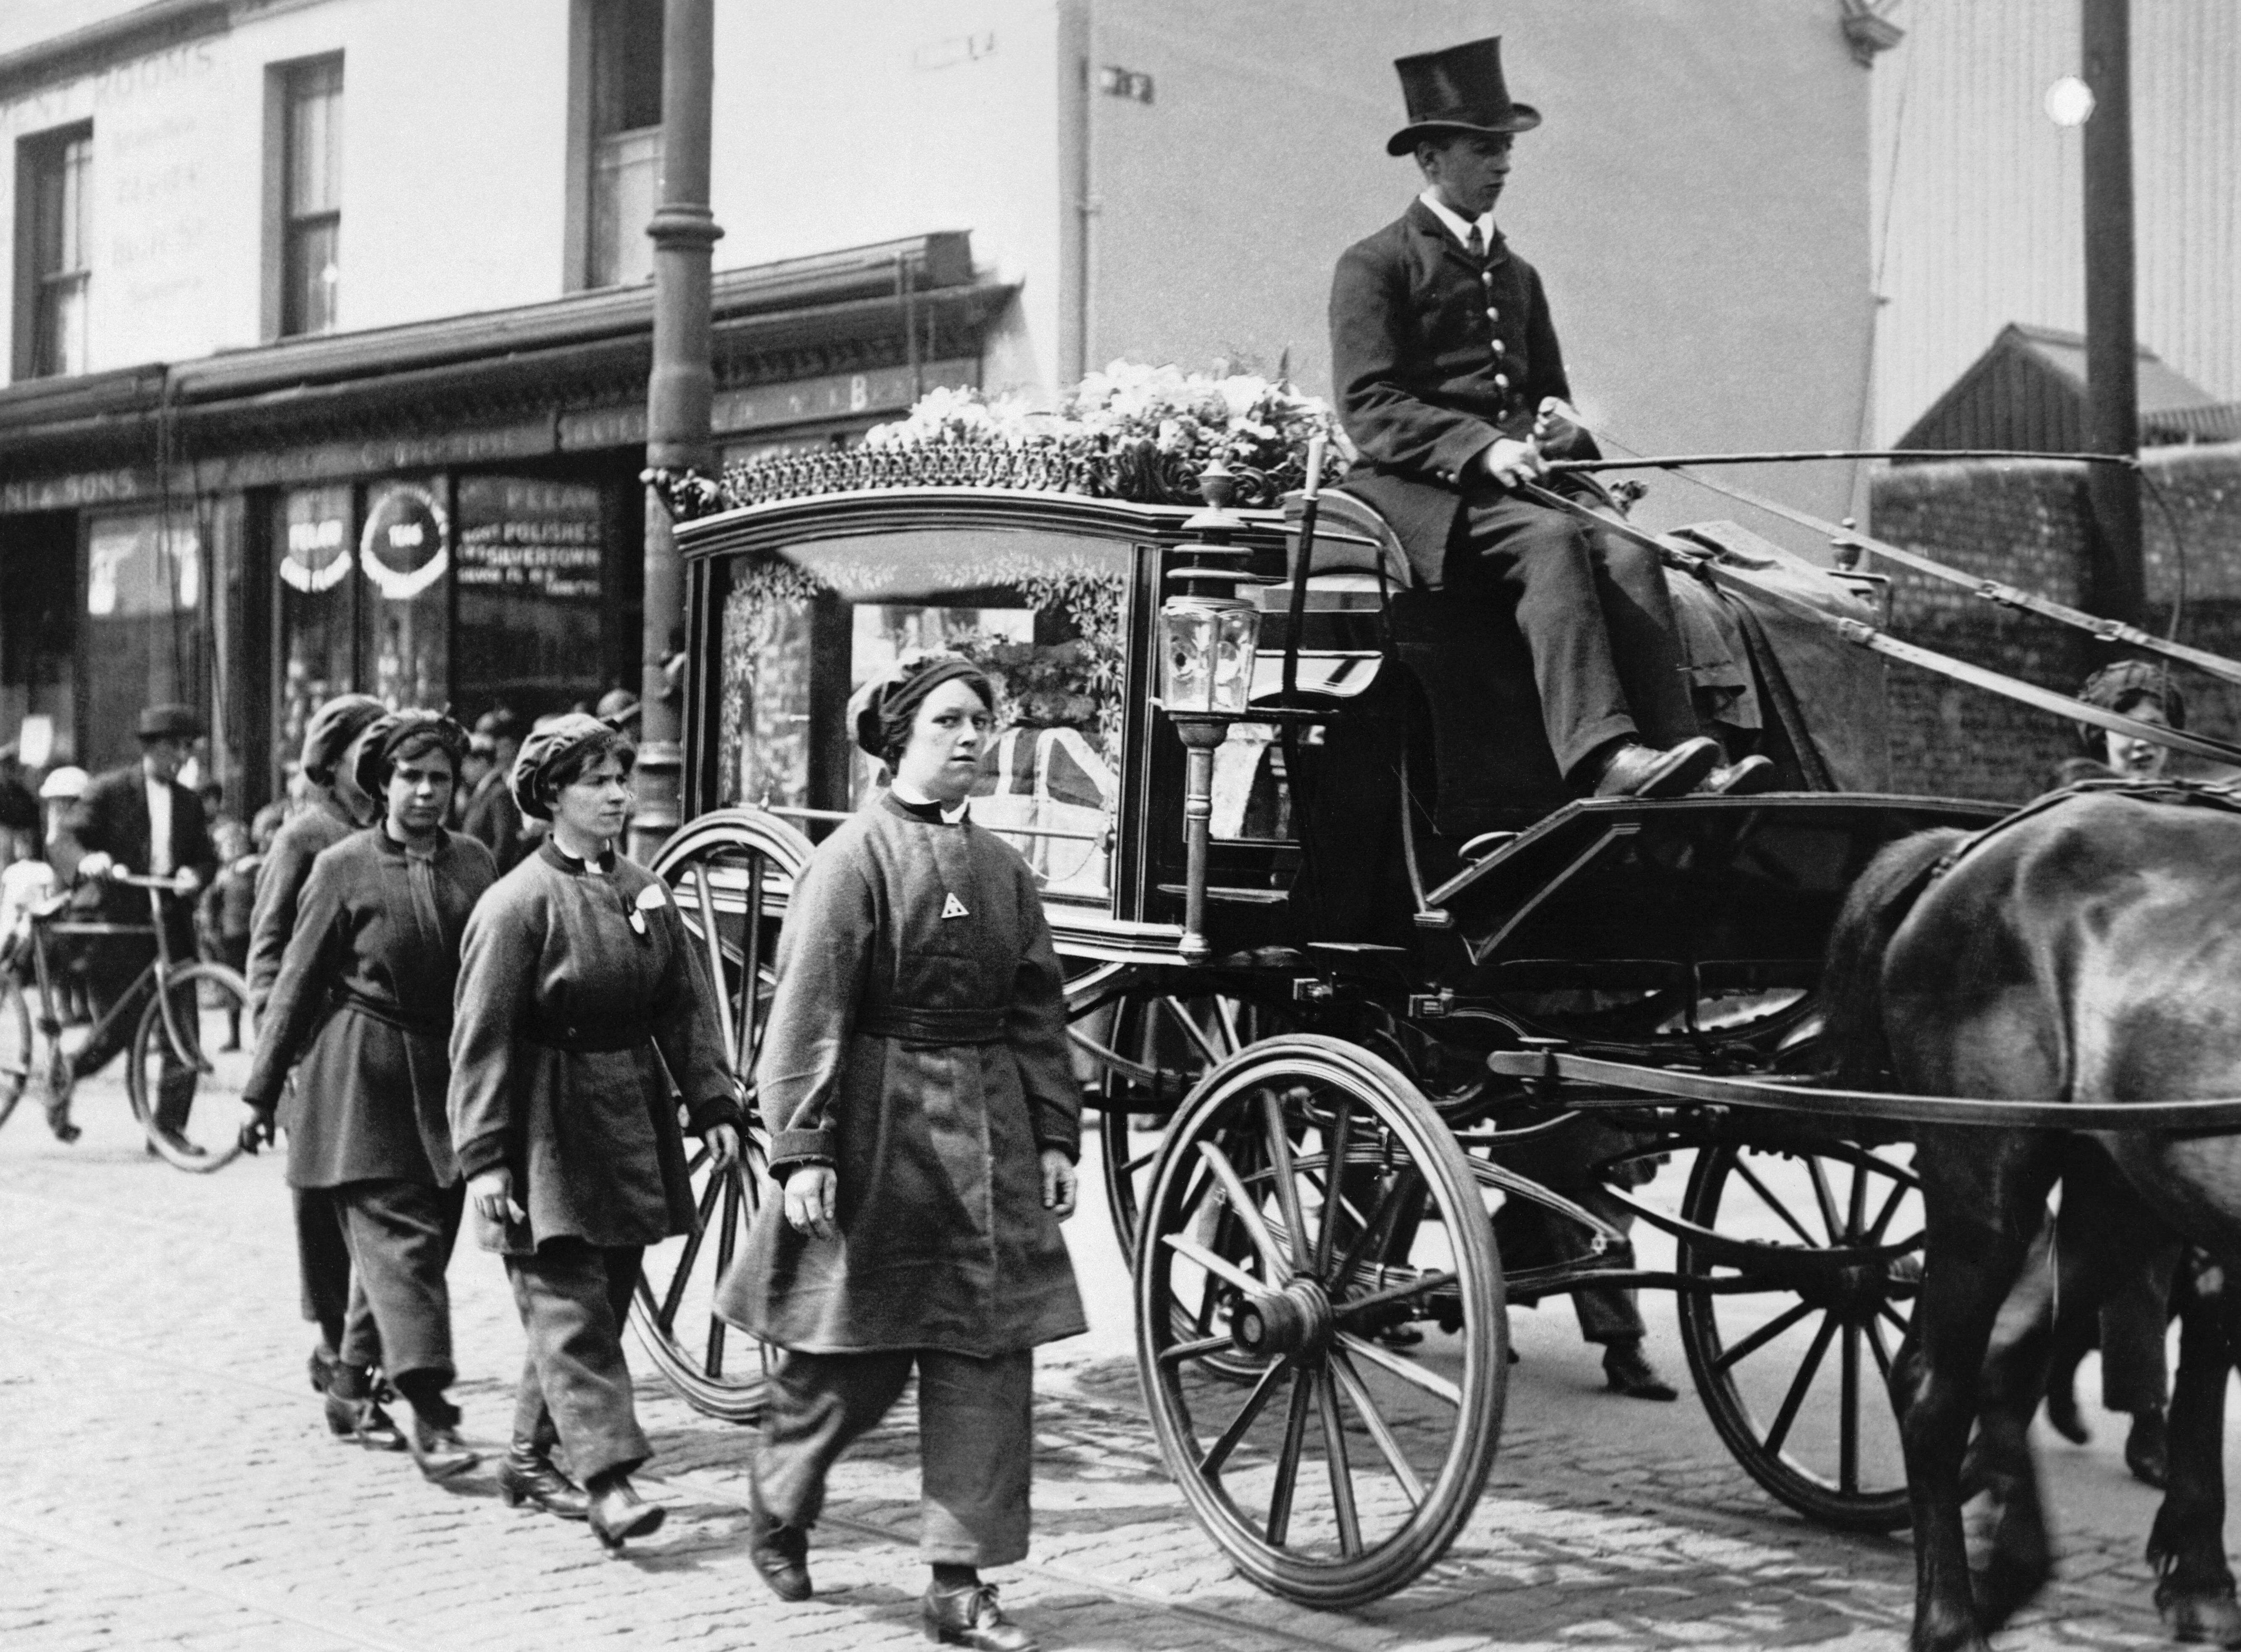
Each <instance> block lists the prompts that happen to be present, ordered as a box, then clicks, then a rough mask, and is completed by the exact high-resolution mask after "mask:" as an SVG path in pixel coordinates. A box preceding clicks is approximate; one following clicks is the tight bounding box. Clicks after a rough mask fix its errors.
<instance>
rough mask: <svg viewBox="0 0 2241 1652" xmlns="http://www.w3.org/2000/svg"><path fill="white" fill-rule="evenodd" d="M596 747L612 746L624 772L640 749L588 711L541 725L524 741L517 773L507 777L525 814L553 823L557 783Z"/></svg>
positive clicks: (557, 718)
mask: <svg viewBox="0 0 2241 1652" xmlns="http://www.w3.org/2000/svg"><path fill="white" fill-rule="evenodd" d="M594 744H605V745H608V746H612V749H613V750H614V751H615V752H616V754H617V755H618V756H619V757H621V758H622V759H623V771H624V772H625V773H628V772H630V767H631V765H632V761H633V760H634V759H636V757H637V755H638V748H637V747H636V746H632V744H631V743H630V740H629V739H628V737H627V736H625V735H623V734H621V733H619V732H618V731H617V730H616V728H615V726H614V725H613V724H612V723H608V722H605V721H602V720H601V719H599V718H596V717H593V716H592V715H591V714H590V713H589V712H568V713H566V714H565V715H564V716H560V717H556V718H553V719H552V720H551V721H549V722H546V723H543V724H540V725H539V726H538V727H537V729H536V730H535V731H534V732H532V734H531V735H530V736H529V738H528V739H525V740H524V741H522V743H521V750H520V752H518V754H517V755H516V756H515V758H514V759H513V772H512V773H511V774H509V775H508V776H506V785H507V786H508V787H509V788H510V789H511V790H512V793H513V800H514V803H515V804H516V806H518V807H519V809H520V810H521V812H522V813H524V814H525V815H527V816H528V817H529V818H530V819H533V820H550V819H552V793H553V790H554V786H553V783H554V781H555V780H556V779H558V778H559V774H560V772H561V771H562V770H563V769H564V768H565V767H566V766H567V765H568V763H569V762H570V760H571V759H573V758H576V757H578V756H579V755H580V754H581V753H582V752H584V751H585V750H586V749H587V748H588V747H590V746H593V745H594Z"/></svg>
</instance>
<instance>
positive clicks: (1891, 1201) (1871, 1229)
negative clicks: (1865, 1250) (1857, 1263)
mask: <svg viewBox="0 0 2241 1652" xmlns="http://www.w3.org/2000/svg"><path fill="white" fill-rule="evenodd" d="M1909 1186H1910V1184H1908V1183H1906V1182H1904V1181H1902V1180H1899V1179H1898V1178H1897V1177H1896V1176H1894V1177H1893V1178H1892V1179H1891V1190H1890V1193H1888V1194H1884V1195H1883V1208H1882V1209H1880V1210H1878V1211H1877V1212H1876V1219H1875V1220H1874V1221H1871V1222H1870V1223H1869V1224H1868V1226H1867V1230H1866V1233H1865V1234H1864V1235H1863V1237H1864V1238H1865V1239H1866V1241H1867V1242H1868V1243H1869V1244H1870V1245H1880V1244H1882V1243H1883V1229H1884V1228H1886V1227H1890V1219H1891V1218H1892V1217H1893V1216H1895V1215H1896V1214H1898V1207H1899V1201H1901V1200H1903V1199H1904V1198H1905V1197H1906V1195H1907V1192H1908V1189H1909Z"/></svg>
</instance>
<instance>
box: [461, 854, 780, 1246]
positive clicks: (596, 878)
mask: <svg viewBox="0 0 2241 1652" xmlns="http://www.w3.org/2000/svg"><path fill="white" fill-rule="evenodd" d="M713 993H714V988H713V987H712V985H711V984H710V982H709V980H708V979H707V967H706V965H705V964H704V963H702V961H701V955H700V953H699V948H698V946H696V945H695V944H694V942H693V941H692V937H691V935H690V934H689V933H688V932H687V931H686V927H685V920H684V919H683V917H682V916H681V915H680V914H679V912H678V910H677V903H676V902H675V901H673V900H671V899H670V896H669V891H668V890H667V888H666V886H664V885H663V884H662V882H661V880H659V879H658V878H656V877H655V876H654V875H653V874H652V873H650V872H648V871H647V870H646V868H645V867H644V866H639V865H638V864H637V863H636V862H634V861H631V860H626V859H623V858H621V857H620V856H618V855H609V856H608V857H606V859H605V860H603V861H584V860H578V859H574V858H573V857H572V856H570V855H569V854H567V853H565V852H564V851H563V850H562V849H561V848H560V846H559V845H558V844H557V843H555V842H554V841H553V840H552V839H551V838H550V837H547V838H546V839H545V842H544V843H543V844H542V845H540V846H539V848H538V849H537V851H536V853H533V854H532V855H531V856H530V857H529V858H528V859H525V860H524V861H523V862H522V863H521V864H520V865H519V866H516V867H515V868H514V869H513V870H512V872H510V873H506V874H505V876H504V877H503V878H501V879H499V880H498V883H497V884H496V886H493V887H492V890H491V892H490V893H489V894H488V895H487V896H485V898H484V900H483V901H482V904H481V905H480V906H477V907H476V908H475V911H474V915H473V916H472V918H471V919H470V920H468V923H467V934H466V944H465V950H464V954H463V957H462V959H461V962H460V967H459V984H458V991H457V993H455V995H454V997H455V1001H456V1005H457V1011H456V1015H455V1020H454V1026H453V1029H452V1099H451V1113H452V1139H453V1140H455V1141H456V1142H457V1143H458V1155H459V1164H460V1167H461V1168H462V1169H463V1170H464V1171H465V1174H468V1175H469V1176H475V1175H478V1174H481V1173H482V1172H484V1171H485V1170H488V1169H492V1168H493V1167H497V1166H498V1165H504V1166H505V1167H506V1168H507V1169H508V1170H509V1171H511V1172H512V1177H513V1197H514V1201H515V1202H516V1203H517V1204H518V1205H519V1206H520V1207H522V1208H523V1210H524V1211H525V1212H526V1213H527V1216H528V1220H527V1221H524V1222H512V1221H509V1222H506V1223H505V1224H503V1225H499V1224H494V1223H492V1222H489V1221H485V1219H484V1218H483V1217H482V1216H481V1215H479V1214H478V1215H477V1216H476V1218H475V1222H476V1229H477V1234H478V1238H479V1241H480V1242H481V1244H482V1247H483V1248H484V1249H485V1250H495V1251H501V1252H504V1253H505V1254H512V1255H528V1254H532V1253H533V1252H534V1251H535V1250H536V1248H537V1247H538V1246H539V1245H540V1244H542V1243H544V1242H545V1241H547V1240H552V1239H562V1238H574V1239H580V1240H582V1241H585V1243H586V1244H589V1245H594V1246H600V1247H619V1246H629V1245H652V1244H658V1243H659V1242H660V1241H662V1240H664V1239H666V1238H668V1237H670V1236H671V1235H672V1234H689V1233H691V1232H692V1231H693V1230H694V1228H695V1227H697V1225H698V1218H697V1215H696V1213H695V1209H694V1206H693V1202H692V1187H691V1184H690V1181H689V1180H688V1178H687V1173H686V1160H685V1145H684V1136H683V1133H682V1131H681V1130H680V1128H679V1125H678V1121H677V1107H676V1103H675V1101H674V1100H673V1099H672V1096H673V1094H677V1093H681V1094H683V1096H684V1099H685V1106H686V1113H687V1114H688V1115H689V1116H690V1119H691V1121H692V1128H693V1129H694V1130H695V1131H698V1132H704V1133H705V1132H706V1131H707V1130H709V1129H710V1128H712V1127H714V1126H716V1125H719V1124H729V1125H734V1126H736V1125H737V1124H738V1123H739V1103H738V1100H736V1097H735V1094H734V1090H735V1087H734V1086H733V1080H732V1074H731V1070H730V1067H729V1064H728V1061H727V1060H726V1055H725V1053H724V1040H723V1035H722V1033H720V1032H719V1030H718V1028H717V1025H716V1012H715V1000H714V996H713ZM665 1063H666V1070H665ZM672 1080H674V1082H673V1085H672Z"/></svg>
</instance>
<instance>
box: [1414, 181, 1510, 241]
mask: <svg viewBox="0 0 2241 1652" xmlns="http://www.w3.org/2000/svg"><path fill="white" fill-rule="evenodd" d="M1416 198H1417V199H1418V200H1420V201H1422V203H1423V204H1425V205H1426V206H1428V207H1430V208H1431V209H1432V214H1433V216H1434V217H1436V218H1438V219H1439V220H1440V222H1441V223H1442V224H1446V225H1447V226H1448V234H1450V235H1452V236H1454V237H1455V244H1456V245H1457V246H1459V247H1461V248H1462V249H1463V251H1466V252H1468V251H1470V232H1471V231H1472V229H1473V228H1474V227H1475V228H1476V229H1477V231H1478V240H1479V246H1480V248H1481V250H1482V251H1483V250H1484V249H1486V248H1488V247H1491V246H1492V245H1493V244H1494V209H1493V208H1492V207H1488V208H1487V210H1486V211H1483V212H1482V213H1480V214H1479V217H1478V223H1477V224H1476V225H1475V226H1474V225H1473V224H1472V223H1471V221H1470V220H1469V219H1468V218H1467V217H1462V216H1461V215H1460V214H1458V213H1457V212H1456V211H1455V209H1454V208H1453V207H1451V206H1449V205H1448V204H1447V203H1446V202H1445V201H1442V199H1441V198H1440V192H1439V191H1437V190H1436V189H1428V190H1426V191H1424V192H1423V193H1422V195H1420V196H1418V197H1416Z"/></svg>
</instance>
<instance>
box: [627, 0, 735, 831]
mask: <svg viewBox="0 0 2241 1652" xmlns="http://www.w3.org/2000/svg"><path fill="white" fill-rule="evenodd" d="M714 36H715V9H714V0H667V3H666V6H665V8H664V16H663V20H662V40H661V204H660V205H659V207H657V208H655V209H654V214H653V221H652V223H651V224H647V225H646V233H647V234H648V235H649V236H651V237H653V373H652V377H651V378H649V379H648V380H647V382H646V465H647V468H649V469H651V470H657V471H687V470H695V471H700V472H712V471H713V470H714V469H715V451H714V446H713V444H712V442H711V441H710V439H709V430H708V418H709V407H710V404H711V403H712V402H713V400H714V399H715V394H716V376H715V373H714V371H712V369H711V367H710V366H709V364H708V271H709V264H710V261H711V258H710V255H711V252H712V249H713V248H714V246H715V244H716V242H717V240H718V239H719V237H721V236H722V235H723V233H724V231H722V230H720V229H719V228H718V227H717V224H716V215H715V213H714V212H712V211H711V210H710V209H709V205H708V148H709V140H708V126H709V118H710V109H711V96H710V91H711V86H712V81H713V79H714V63H713V47H714ZM684 619H685V582H684V577H683V574H682V572H681V571H680V569H679V566H678V561H677V541H676V539H675V538H674V537H672V534H671V532H670V528H669V512H667V511H666V510H665V509H664V508H663V507H662V504H661V500H660V498H659V496H658V495H657V494H656V493H655V492H654V491H653V490H652V488H648V489H646V620H645V625H644V627H643V629H642V631H641V632H640V633H639V642H640V658H639V665H640V673H639V706H640V707H641V710H640V712H639V719H640V720H639V759H638V772H639V783H638V812H637V813H636V815H635V816H634V817H633V818H632V821H631V848H630V852H631V855H632V859H636V860H639V861H641V862H643V861H647V860H651V859H652V858H653V856H654V855H655V853H658V852H659V849H660V847H661V846H662V844H663V843H664V842H665V841H666V840H667V839H668V837H669V834H670V833H672V832H674V831H675V830H676V829H677V826H678V822H679V812H680V806H681V799H680V796H679V793H680V790H681V782H682V779H683V778H684V766H685V763H684V752H683V748H682V747H681V746H679V742H678V735H679V729H680V727H681V721H680V719H679V707H678V706H672V705H671V704H669V703H667V702H666V700H664V699H663V698H662V693H663V690H664V689H665V688H666V681H665V679H664V674H663V671H662V662H663V661H664V660H665V659H666V658H667V657H668V655H669V653H670V652H671V650H672V646H681V645H682V644H683V641H684V639H683V637H682V636H681V635H680V634H679V632H680V627H681V626H682V624H683V621H684Z"/></svg>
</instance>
